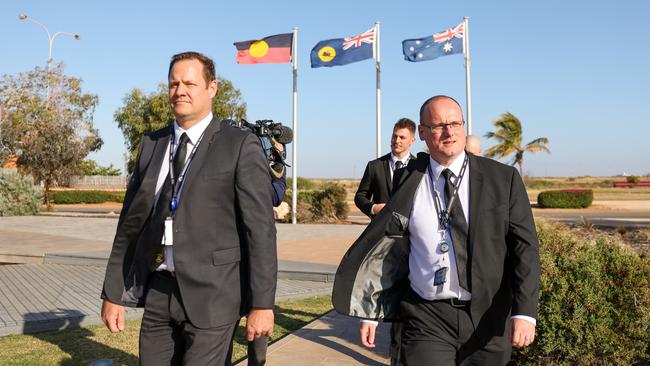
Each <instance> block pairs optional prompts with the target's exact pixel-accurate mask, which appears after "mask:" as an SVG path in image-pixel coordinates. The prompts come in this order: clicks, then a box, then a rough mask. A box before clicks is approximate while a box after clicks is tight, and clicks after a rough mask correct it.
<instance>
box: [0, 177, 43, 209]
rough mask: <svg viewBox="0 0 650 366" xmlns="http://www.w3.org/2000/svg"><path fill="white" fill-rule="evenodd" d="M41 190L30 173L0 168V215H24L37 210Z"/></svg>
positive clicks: (41, 197)
mask: <svg viewBox="0 0 650 366" xmlns="http://www.w3.org/2000/svg"><path fill="white" fill-rule="evenodd" d="M42 201H43V192H42V190H41V188H40V187H38V186H35V185H34V178H32V176H31V175H24V176H23V175H20V174H18V172H17V171H16V169H0V216H25V215H34V214H36V213H37V212H38V210H39V209H40V207H41V202H42Z"/></svg>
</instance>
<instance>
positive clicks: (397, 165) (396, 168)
mask: <svg viewBox="0 0 650 366" xmlns="http://www.w3.org/2000/svg"><path fill="white" fill-rule="evenodd" d="M403 167H404V163H402V161H401V160H398V161H396V162H395V170H398V169H402V168H403Z"/></svg>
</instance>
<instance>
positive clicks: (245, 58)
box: [234, 33, 293, 64]
mask: <svg viewBox="0 0 650 366" xmlns="http://www.w3.org/2000/svg"><path fill="white" fill-rule="evenodd" d="M292 42H293V33H283V34H276V35H274V36H269V37H265V38H262V39H257V40H250V41H243V42H235V43H234V45H235V47H237V63H238V64H268V63H275V64H281V63H289V62H291V44H292Z"/></svg>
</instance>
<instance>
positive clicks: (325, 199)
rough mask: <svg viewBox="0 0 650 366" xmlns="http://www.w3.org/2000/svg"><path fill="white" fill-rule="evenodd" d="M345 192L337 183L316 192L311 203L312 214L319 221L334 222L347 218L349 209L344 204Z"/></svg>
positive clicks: (345, 203) (346, 204) (329, 184)
mask: <svg viewBox="0 0 650 366" xmlns="http://www.w3.org/2000/svg"><path fill="white" fill-rule="evenodd" d="M346 197H347V191H346V190H345V187H343V186H342V185H340V184H338V183H328V184H326V185H325V186H323V190H321V191H316V192H315V194H314V198H313V202H312V212H313V214H314V217H315V218H316V219H317V220H319V221H326V222H335V221H338V220H345V219H347V218H348V212H349V210H350V209H349V207H348V203H347V202H346Z"/></svg>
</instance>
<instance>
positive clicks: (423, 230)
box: [332, 96, 540, 366]
mask: <svg viewBox="0 0 650 366" xmlns="http://www.w3.org/2000/svg"><path fill="white" fill-rule="evenodd" d="M463 126H464V121H463V115H462V110H461V108H460V105H459V104H458V103H457V102H456V101H455V100H454V99H453V98H450V97H447V96H435V97H432V98H430V99H429V100H427V101H426V102H425V103H424V104H423V106H422V108H421V110H420V125H419V127H418V130H419V135H420V138H421V139H422V140H423V141H425V142H426V144H427V147H428V148H429V151H430V153H431V155H428V154H424V153H421V154H418V158H417V160H416V161H414V162H413V163H412V164H410V165H409V166H408V168H407V172H405V178H404V179H403V181H402V184H401V186H400V189H399V190H398V191H396V192H395V194H394V196H393V197H392V199H391V201H390V202H389V203H388V205H387V206H386V207H384V209H383V210H382V212H381V213H380V214H379V215H378V216H377V217H376V218H375V219H374V220H373V221H372V222H371V224H370V225H369V227H368V228H367V229H366V231H364V233H363V234H362V236H361V237H360V238H359V239H358V240H357V241H356V242H355V243H354V244H353V245H352V247H351V248H350V250H349V251H348V253H347V254H346V255H345V256H344V258H343V260H342V262H341V265H340V266H339V269H338V271H337V275H336V279H335V284H334V290H333V300H332V302H333V304H334V307H335V309H336V310H337V311H339V312H341V313H344V314H348V315H352V316H357V317H361V318H367V319H391V318H394V317H395V316H396V314H398V316H399V318H400V319H401V320H402V323H403V330H402V341H401V358H400V361H401V364H403V365H450V366H451V365H459V364H461V365H505V364H506V363H507V362H508V361H509V360H510V353H511V346H515V347H524V346H527V345H529V344H530V343H531V342H533V340H534V337H535V323H536V320H535V318H536V316H537V302H538V296H539V273H540V269H539V249H538V241H537V235H536V232H535V225H534V221H533V216H532V212H531V208H530V203H529V201H528V197H527V195H526V191H525V188H524V185H523V182H522V179H521V177H520V176H519V174H518V173H517V171H516V169H514V168H512V167H510V166H506V165H504V164H501V163H498V162H496V161H493V160H490V159H485V158H481V157H477V156H474V155H471V154H467V153H465V151H464V147H465V131H464V128H463ZM375 327H376V323H372V322H364V323H362V326H361V338H362V339H361V341H362V343H363V344H365V345H372V343H373V341H374V333H375Z"/></svg>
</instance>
